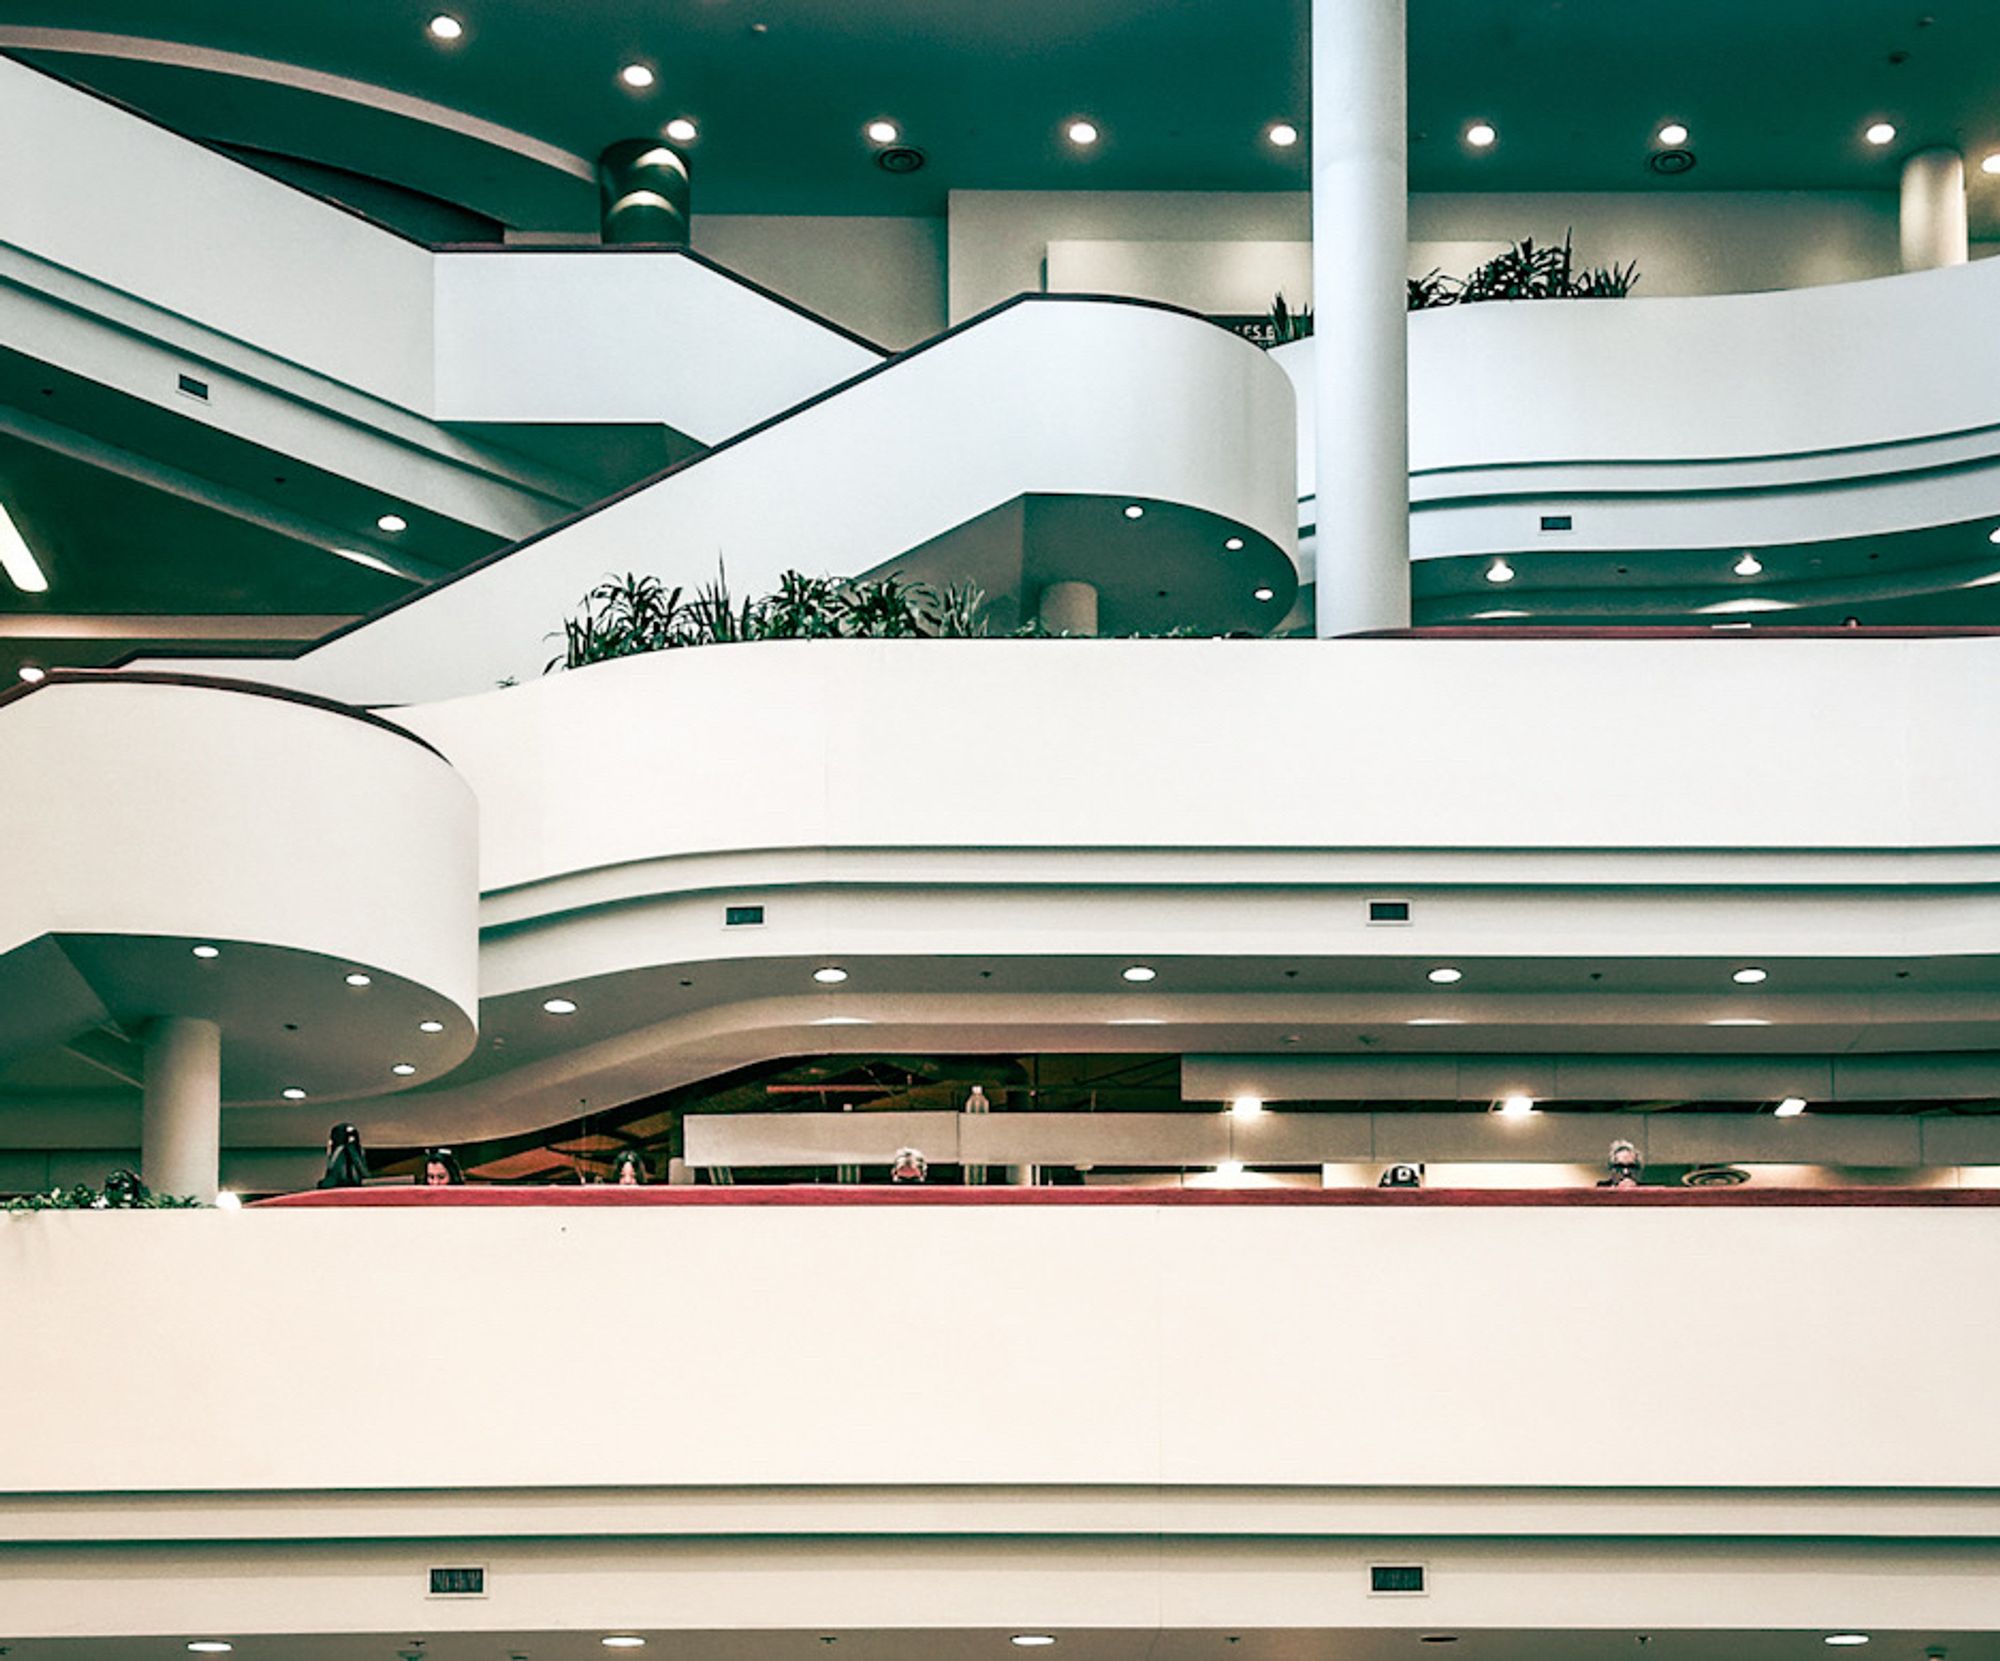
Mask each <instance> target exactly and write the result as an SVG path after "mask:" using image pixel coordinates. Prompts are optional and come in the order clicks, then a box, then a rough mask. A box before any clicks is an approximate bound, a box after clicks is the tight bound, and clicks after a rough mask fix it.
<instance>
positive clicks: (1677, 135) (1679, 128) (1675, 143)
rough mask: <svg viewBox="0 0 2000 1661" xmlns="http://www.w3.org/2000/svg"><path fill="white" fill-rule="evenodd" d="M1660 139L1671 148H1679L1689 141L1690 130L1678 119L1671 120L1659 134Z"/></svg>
mask: <svg viewBox="0 0 2000 1661" xmlns="http://www.w3.org/2000/svg"><path fill="white" fill-rule="evenodd" d="M1658 137H1659V140H1660V142H1661V143H1662V144H1664V145H1665V146H1666V147H1667V148H1668V149H1669V150H1678V149H1679V148H1680V147H1681V146H1682V145H1683V144H1685V143H1687V141H1688V130H1687V128H1686V126H1685V125H1683V124H1682V123H1681V122H1678V121H1669V122H1668V123H1667V124H1666V125H1665V126H1664V127H1662V128H1661V129H1660V131H1659V134H1658Z"/></svg>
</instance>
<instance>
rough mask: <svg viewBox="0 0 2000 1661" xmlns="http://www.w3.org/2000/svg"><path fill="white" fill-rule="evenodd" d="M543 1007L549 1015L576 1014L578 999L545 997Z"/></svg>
mask: <svg viewBox="0 0 2000 1661" xmlns="http://www.w3.org/2000/svg"><path fill="white" fill-rule="evenodd" d="M542 1009H543V1012H544V1013H546V1014H549V1015H574V1014H575V1013H576V1000H575V999H574V998H544V999H543V1000H542Z"/></svg>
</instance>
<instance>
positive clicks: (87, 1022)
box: [0, 675, 479, 1116]
mask: <svg viewBox="0 0 2000 1661" xmlns="http://www.w3.org/2000/svg"><path fill="white" fill-rule="evenodd" d="M5 705H6V707H5V708H4V709H0V771H4V773H5V776H6V777H8V778H10V779H14V780H16V781H21V784H22V790H23V795H24V798H26V797H27V796H28V795H30V794H31V795H32V801H33V810H32V811H25V810H24V811H21V812H19V813H17V814H15V815H14V823H13V826H12V829H11V830H10V831H9V834H8V846H7V867H8V868H7V881H6V883H5V884H4V885H0V985H4V986H5V987H6V988H7V989H8V995H7V998H6V1000H5V1002H6V1004H7V1006H8V1014H7V1016H6V1017H5V1018H0V1048H6V1049H8V1050H12V1051H18V1050H20V1049H21V1048H23V1047H33V1046H35V1045H38V1044H49V1043H61V1042H64V1041H67V1040H68V1039H70V1038H72V1037H74V1036H75V1035H76V1034H77V1033H79V1032H82V1031H84V1030H85V1029H87V1028H88V1027H90V1026H91V1025H93V1024H98V1023H110V1022H116V1023H118V1024H119V1025H121V1026H123V1027H125V1028H127V1029H128V1030H136V1029H137V1028H138V1027H139V1026H141V1025H142V1024H143V1023H144V1022H145V1021H147V1020H149V1019H152V1018H154V1017H159V1016H171V1015H191V1016H200V1017H203V1018H206V1019H213V1020H217V1021H219V1022H221V1023H222V1025H223V1027H224V1034H225V1062H224V1075H223V1085H224V1093H225V1098H226V1099H227V1100H228V1101H230V1102H234V1103H272V1104H274V1103H276V1102H277V1101H278V1100H279V1097H280V1092H281V1091H282V1090H284V1089H285V1088H287V1087H294V1086H306V1085H309V1086H310V1090H311V1093H312V1095H314V1096H315V1097H317V1096H322V1095H339V1094H341V1093H343V1092H353V1091H358V1090H362V1089H366V1090H369V1091H371V1092H372V1091H376V1090H380V1089H381V1088H383V1086H384V1083H385V1081H387V1082H389V1083H392V1084H393V1083H394V1082H395V1080H394V1078H393V1077H392V1075H391V1074H390V1068H391V1067H392V1066H393V1065H394V1064H395V1063H397V1062H404V1061H407V1062H408V1063H410V1064H411V1067H412V1071H411V1073H410V1074H409V1075H407V1076H408V1077H409V1079H410V1081H411V1082H412V1083H421V1082H423V1081H424V1080H427V1079H432V1078H436V1077H438V1076H439V1075H441V1074H443V1073H445V1072H447V1071H449V1070H450V1069H451V1068H452V1067H454V1066H456V1065H457V1064H458V1063H459V1062H460V1061H461V1060H463V1059H464V1057H465V1055H466V1053H467V1051H468V1050H469V1049H470V1048H471V1045H472V1040H473V1033H474V1029H475V1026H476V1023H477V1012H478V997H479V992H478V981H479V968H478V947H477V895H478V890H477V874H476V873H477V864H476V862H477V858H478V825H477V810H476V806H475V804H474V801H473V797H472V794H471V792H470V791H469V790H468V789H467V788H466V786H465V783H464V781H463V780H462V779H461V778H460V776H459V775H458V774H457V773H456V772H455V771H454V770H453V768H452V767H451V766H450V765H449V764H448V763H447V762H446V761H445V760H444V759H443V758H442V757H441V756H439V755H438V754H437V753H436V752H435V751H434V750H433V749H431V748H430V746H429V745H427V744H425V743H424V742H423V741H422V740H421V739H418V738H415V737H413V736H412V735H411V734H410V733H408V732H407V731H404V730H402V729H400V728H397V727H395V726H393V725H392V724H391V723H389V722H387V721H384V720H381V719H379V718H376V717H372V716H368V715H365V714H364V713H362V712H360V711H356V710H350V709H343V708H340V707H338V706H335V705H330V704H325V703H322V702H320V701H318V700H313V699H307V698H301V697H299V696H297V695H295V694H283V693H275V692H272V691H270V690H268V689H263V688H254V687H249V688H246V687H241V686H232V685H228V684H215V683H208V684H203V683H200V682H198V681H190V680H188V679H186V678H180V679H175V678H172V677H147V676H141V675H133V676H122V675H120V676H106V675H92V676H71V675H57V676H53V677H51V678H50V679H49V680H47V681H45V682H44V683H42V684H41V685H39V686H34V687H27V688H22V689H21V690H19V691H18V692H15V693H13V694H11V695H10V696H9V697H8V698H7V699H6V700H5ZM27 781H34V783H33V788H32V792H31V793H30V792H29V790H28V787H27ZM196 946H200V947H203V948H204V951H203V954H202V955H201V956H196V955H195V952H194V948H195V947H196ZM208 948H214V951H213V953H212V954H211V953H210V952H209V951H208V950H207V949H208ZM350 975H363V976H366V977H367V978H368V983H367V984H366V985H365V986H353V985H350V984H349V983H348V980H347V977H348V976H350ZM424 1021H431V1022H435V1023H437V1030H436V1031H434V1032H428V1033H427V1032H422V1031H420V1029H419V1022H424ZM322 1116H323V1110H322Z"/></svg>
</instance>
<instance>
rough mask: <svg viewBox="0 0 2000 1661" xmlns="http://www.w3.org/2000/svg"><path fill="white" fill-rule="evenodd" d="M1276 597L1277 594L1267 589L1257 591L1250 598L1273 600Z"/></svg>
mask: <svg viewBox="0 0 2000 1661" xmlns="http://www.w3.org/2000/svg"><path fill="white" fill-rule="evenodd" d="M1277 597H1278V596H1277V592H1276V591H1275V590H1274V589H1269V588H1260V589H1257V590H1255V591H1254V592H1253V593H1252V594H1251V596H1250V598H1251V599H1253V600H1275V599H1276V598H1277Z"/></svg>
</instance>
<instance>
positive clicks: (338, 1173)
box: [319, 1123, 368, 1188]
mask: <svg viewBox="0 0 2000 1661" xmlns="http://www.w3.org/2000/svg"><path fill="white" fill-rule="evenodd" d="M367 1180H368V1155H367V1154H366V1153H364V1152H363V1151H362V1148H361V1132H360V1131H359V1130H357V1129H356V1128H355V1127H354V1126H353V1125H350V1124H346V1123H342V1124H338V1125H334V1126H333V1127H332V1128H331V1129H329V1130H328V1131H327V1133H326V1175H325V1176H323V1177H321V1178H320V1183H319V1185H320V1187H322V1188H359V1187H361V1186H362V1185H363V1184H364V1183H365V1182H367Z"/></svg>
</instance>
